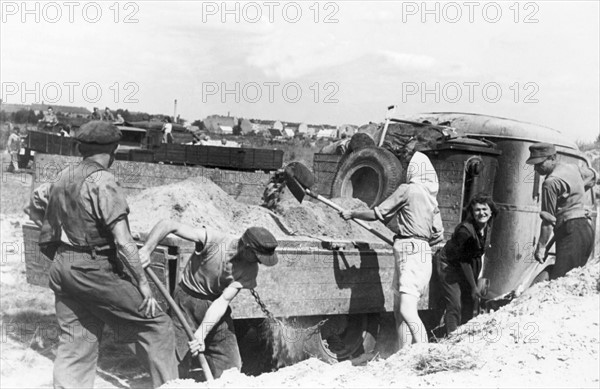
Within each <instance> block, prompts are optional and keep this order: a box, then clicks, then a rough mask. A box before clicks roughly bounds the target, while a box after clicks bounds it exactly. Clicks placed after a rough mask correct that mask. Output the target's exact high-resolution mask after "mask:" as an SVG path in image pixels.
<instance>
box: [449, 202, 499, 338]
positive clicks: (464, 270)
mask: <svg viewBox="0 0 600 389" xmlns="http://www.w3.org/2000/svg"><path fill="white" fill-rule="evenodd" d="M497 213H498V211H497V208H496V204H494V202H493V201H492V198H491V197H490V196H488V195H486V194H484V193H478V194H476V195H475V196H474V197H473V198H472V199H471V201H470V202H469V205H468V206H467V218H466V220H465V221H463V222H462V223H460V224H459V225H458V226H457V227H456V229H455V230H454V233H453V234H452V238H451V239H450V240H449V241H448V242H447V243H446V245H445V246H444V247H443V248H442V250H441V251H440V253H439V256H438V261H437V271H438V275H439V279H440V284H441V286H442V295H443V299H444V302H445V304H446V315H445V319H444V322H445V323H446V333H447V334H450V333H451V332H453V331H454V330H456V328H457V327H458V326H459V325H461V324H463V323H466V322H467V321H469V320H470V319H472V318H473V307H474V303H475V299H476V298H479V297H482V296H481V292H482V291H481V290H479V288H478V286H477V278H478V277H479V273H480V271H481V266H482V263H481V258H482V257H483V254H484V252H485V247H486V242H487V238H488V235H489V230H490V225H491V222H492V219H493V218H494V217H495V216H496V214H497Z"/></svg>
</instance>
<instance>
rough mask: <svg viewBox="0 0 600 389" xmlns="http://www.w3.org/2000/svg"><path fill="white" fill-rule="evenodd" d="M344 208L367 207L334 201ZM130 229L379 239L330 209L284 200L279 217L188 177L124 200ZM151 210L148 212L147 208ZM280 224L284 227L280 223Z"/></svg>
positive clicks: (381, 228)
mask: <svg viewBox="0 0 600 389" xmlns="http://www.w3.org/2000/svg"><path fill="white" fill-rule="evenodd" d="M332 200H333V201H334V202H336V203H338V204H339V205H341V206H342V207H344V208H350V209H361V208H363V209H366V205H365V204H364V203H363V202H362V201H360V200H358V199H341V198H340V199H332ZM128 202H129V204H130V208H131V214H130V225H131V229H132V231H137V232H149V231H150V230H151V229H152V227H153V226H154V225H155V224H156V223H157V222H159V221H160V220H164V219H172V220H178V221H181V222H183V223H187V224H191V225H195V226H206V227H210V228H216V229H220V230H223V231H230V232H231V233H234V234H240V235H241V234H242V233H243V232H244V230H245V229H246V228H248V227H251V226H262V227H265V228H267V229H268V230H269V231H271V232H272V233H273V234H274V235H275V236H276V237H277V238H289V237H290V234H291V235H295V236H309V237H314V238H317V239H340V240H342V239H344V240H358V241H377V238H375V237H374V236H373V235H371V233H370V232H368V231H366V230H365V229H363V228H362V227H360V226H358V225H357V224H355V223H353V222H350V221H345V220H343V219H342V218H341V217H340V216H339V215H338V213H337V211H336V210H334V209H333V208H331V207H329V206H327V205H325V204H323V203H321V202H313V201H308V199H307V200H305V201H304V202H303V203H302V204H300V203H298V201H296V200H295V199H294V198H293V197H292V196H287V197H285V199H284V200H283V201H282V202H281V203H280V204H279V206H278V207H277V214H276V213H274V212H272V211H269V210H267V209H265V208H263V207H260V206H257V205H247V204H242V203H238V202H236V201H233V200H232V199H231V197H230V196H229V195H227V193H225V191H223V190H222V189H221V188H220V187H219V186H217V185H216V184H215V183H213V182H212V181H210V180H208V179H206V178H190V179H187V180H185V181H181V182H179V183H177V184H172V185H165V186H158V187H154V188H149V189H146V190H144V191H142V192H140V193H139V194H137V195H135V196H133V197H131V198H129V199H128ZM150 209H151V210H152V212H148V210H150ZM282 224H283V226H284V227H283V228H281V225H282ZM370 225H371V226H372V227H373V228H375V229H377V230H378V231H379V232H381V233H383V234H384V235H386V236H390V237H391V234H390V232H389V230H387V229H386V228H385V226H384V225H383V224H381V223H379V222H373V223H370Z"/></svg>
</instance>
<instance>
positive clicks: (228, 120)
mask: <svg viewBox="0 0 600 389" xmlns="http://www.w3.org/2000/svg"><path fill="white" fill-rule="evenodd" d="M202 122H203V123H204V126H205V127H206V129H207V130H208V131H209V132H212V133H214V134H221V133H222V129H221V126H225V127H230V128H232V129H233V127H235V126H236V125H237V123H238V120H237V118H236V117H233V116H222V115H210V116H207V117H206V119H204V120H203V121H202ZM232 131H233V130H232Z"/></svg>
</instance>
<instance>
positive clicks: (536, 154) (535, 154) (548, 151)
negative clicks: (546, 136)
mask: <svg viewBox="0 0 600 389" xmlns="http://www.w3.org/2000/svg"><path fill="white" fill-rule="evenodd" d="M529 153H530V155H529V159H528V160H527V161H526V162H525V163H527V164H528V165H536V164H538V163H540V162H544V160H545V159H546V158H548V157H550V156H552V155H554V154H556V148H555V147H554V145H553V144H551V143H535V144H533V145H531V146H529Z"/></svg>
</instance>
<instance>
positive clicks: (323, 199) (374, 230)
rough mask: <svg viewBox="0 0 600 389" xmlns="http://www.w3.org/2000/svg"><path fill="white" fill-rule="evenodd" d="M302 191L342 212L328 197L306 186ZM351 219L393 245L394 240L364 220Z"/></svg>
mask: <svg viewBox="0 0 600 389" xmlns="http://www.w3.org/2000/svg"><path fill="white" fill-rule="evenodd" d="M304 191H305V192H306V194H307V195H309V196H310V197H312V198H314V199H317V200H319V201H322V202H323V203H325V204H327V205H329V206H330V207H331V208H333V209H335V210H337V211H338V212H342V211H343V210H344V208H342V207H340V206H339V205H338V204H336V203H334V202H333V201H331V200H329V199H327V198H325V197H323V196H321V195H320V194H316V193H313V192H312V191H311V190H310V189H308V188H304ZM352 221H353V222H355V223H356V224H358V225H359V226H361V227H362V228H364V229H366V230H368V231H369V232H370V233H372V234H373V235H375V236H377V237H378V238H379V239H381V240H383V241H384V242H385V243H387V244H389V245H390V246H393V245H394V242H392V241H391V240H389V239H388V237H387V236H385V235H383V234H381V233H380V232H379V231H377V230H376V229H374V228H373V227H371V226H369V225H368V224H367V223H365V222H364V221H362V220H358V219H354V218H352Z"/></svg>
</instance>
